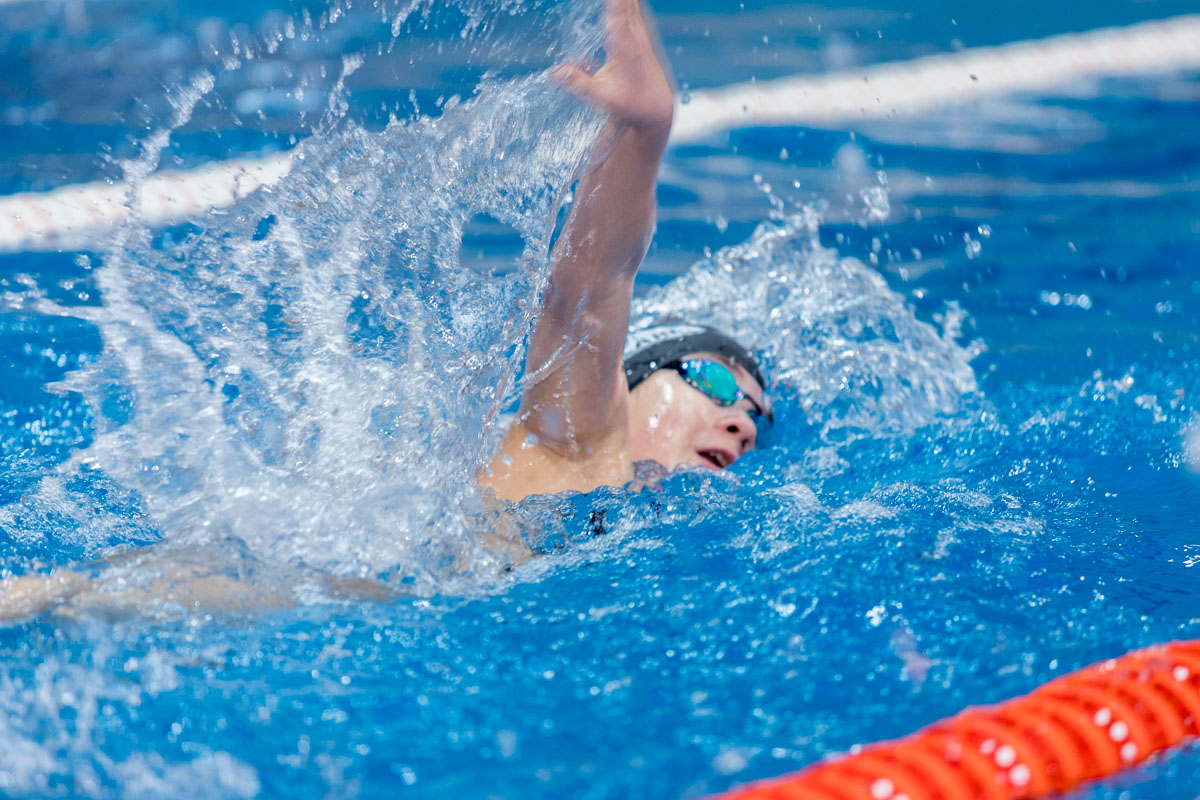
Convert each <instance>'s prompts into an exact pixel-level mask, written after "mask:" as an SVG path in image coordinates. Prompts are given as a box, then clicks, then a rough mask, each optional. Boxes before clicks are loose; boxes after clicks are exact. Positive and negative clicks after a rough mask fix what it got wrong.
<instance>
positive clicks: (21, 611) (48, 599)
mask: <svg viewBox="0 0 1200 800" xmlns="http://www.w3.org/2000/svg"><path fill="white" fill-rule="evenodd" d="M86 583H87V579H86V578H85V577H84V576H83V575H80V574H79V573H77V572H71V571H69V570H58V571H55V572H53V573H51V574H50V575H22V576H20V577H15V578H7V579H5V580H4V581H3V582H0V623H5V622H16V621H17V620H21V619H25V618H27V617H32V616H35V615H37V614H40V613H42V612H43V611H45V610H46V609H48V608H50V607H51V606H54V605H57V604H60V603H63V602H66V601H67V600H70V599H71V598H72V597H74V596H75V595H76V594H78V593H79V591H80V589H82V588H83V587H84V585H86Z"/></svg>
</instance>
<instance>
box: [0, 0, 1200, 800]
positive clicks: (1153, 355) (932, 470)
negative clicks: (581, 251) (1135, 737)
mask: <svg viewBox="0 0 1200 800" xmlns="http://www.w3.org/2000/svg"><path fill="white" fill-rule="evenodd" d="M958 6H959V4H951V3H931V4H924V5H922V6H921V7H920V8H908V7H905V6H903V5H902V4H899V3H891V2H873V3H869V4H864V5H859V6H855V7H852V8H849V7H847V8H841V7H829V8H823V7H808V6H771V5H767V4H762V3H745V4H738V3H717V2H708V3H704V4H700V5H697V4H683V3H674V4H669V3H665V2H664V3H660V4H659V7H658V9H657V10H658V14H659V22H660V30H661V33H662V35H663V38H664V43H665V48H666V52H667V53H668V55H669V57H670V58H671V60H672V63H673V66H674V69H675V73H676V76H677V78H678V80H679V82H680V85H681V86H682V87H684V88H686V89H690V90H695V89H700V88H704V87H709V86H718V85H725V84H728V83H732V82H737V81H748V80H750V79H752V78H754V79H766V78H771V77H777V76H780V75H786V74H792V73H796V72H822V71H825V70H828V69H834V68H839V67H845V66H850V65H859V64H871V63H877V62H883V61H890V60H898V59H907V58H913V57H917V56H921V55H926V54H930V53H936V52H943V51H950V50H954V49H958V48H960V47H973V46H979V45H994V44H1003V43H1005V42H1008V41H1014V40H1019V39H1023V38H1030V37H1038V36H1045V35H1052V34H1055V33H1062V32H1070V31H1078V30H1087V29H1091V28H1094V27H1098V26H1101V25H1123V24H1130V23H1134V22H1137V21H1140V20H1144V19H1151V18H1158V17H1165V16H1170V15H1172V14H1178V13H1183V12H1187V11H1191V10H1192V9H1191V8H1189V4H1188V3H1182V2H1155V3H1119V2H1106V3H1100V4H1098V5H1097V7H1095V8H1089V9H1088V11H1087V14H1086V15H1082V14H1080V13H1078V12H1075V11H1068V10H1065V9H1046V8H1045V7H1044V6H1045V4H1036V5H1035V4H1033V3H1024V2H1015V3H1014V2H1010V3H1006V4H1005V5H1004V7H1003V11H1004V13H1000V11H999V10H998V9H996V8H994V7H989V6H987V5H977V6H973V7H972V8H971V9H969V10H965V11H964V10H963V9H962V8H960V7H958ZM595 12H596V7H595V5H594V4H586V3H543V2H520V1H519V0H510V1H509V2H503V3H482V2H480V3H475V2H471V1H470V0H461V2H455V3H451V4H438V6H437V8H436V10H431V9H430V7H428V6H426V5H421V4H416V5H414V6H412V7H409V6H408V5H407V4H395V5H385V6H364V7H361V8H360V7H358V6H357V5H349V6H346V5H338V6H332V7H329V8H326V7H325V6H323V5H320V4H316V3H309V4H303V3H297V4H295V5H292V6H285V5H282V4H280V5H273V4H271V3H268V2H254V3H247V2H244V3H239V4H231V3H221V4H211V3H210V4H196V3H192V4H176V5H166V6H164V5H161V4H147V3H143V2H135V1H134V0H130V1H129V2H104V3H99V2H97V3H89V2H65V3H39V2H25V3H15V4H6V5H0V20H3V24H0V67H3V74H4V75H5V76H6V77H5V82H4V83H0V97H2V98H3V103H2V110H0V113H2V114H3V118H2V119H0V142H2V143H3V147H2V148H0V192H2V193H3V194H10V193H13V192H18V191H40V190H46V189H50V188H53V187H56V186H60V185H65V184H69V183H76V182H84V181H96V180H103V179H116V178H120V177H122V176H123V175H126V174H130V173H137V172H138V171H139V170H141V171H144V170H145V169H149V168H151V167H153V166H154V165H156V164H160V165H161V166H163V167H189V166H195V165H198V164H201V163H205V162H207V161H209V160H212V159H215V158H227V157H231V156H234V155H242V154H245V153H263V152H272V151H277V150H283V149H289V148H292V147H294V146H298V147H299V148H300V150H299V151H298V152H300V153H302V154H303V155H304V158H303V160H301V161H299V162H298V165H297V167H296V168H295V169H294V170H293V173H292V174H291V175H290V176H289V177H288V178H287V179H286V180H284V181H283V182H282V183H281V184H279V185H278V186H277V187H275V188H274V189H272V190H271V191H269V192H264V193H259V194H257V195H255V196H253V197H251V198H248V199H247V200H246V201H243V202H242V203H241V204H239V205H238V206H236V207H234V208H233V209H232V210H229V211H226V212H221V213H217V214H213V215H210V216H208V217H204V218H198V219H195V220H192V221H190V222H188V223H186V224H181V225H178V226H175V227H173V228H170V229H167V230H154V231H146V230H143V229H141V228H140V227H138V226H137V225H136V224H133V225H129V226H126V227H125V228H122V229H121V230H119V231H115V232H113V233H111V234H109V235H108V236H106V237H104V238H102V239H99V240H97V241H95V242H93V243H92V244H91V245H90V246H89V247H88V248H87V249H86V250H81V251H78V252H67V253H59V252H53V253H43V252H21V253H10V254H4V255H0V292H2V294H0V351H2V353H3V363H4V365H5V373H4V376H5V380H4V381H3V383H2V384H0V465H2V470H0V535H2V536H3V548H2V550H0V567H3V568H4V569H5V570H6V571H8V572H9V573H12V574H17V575H24V574H30V573H46V572H49V571H50V570H51V569H52V568H54V567H63V566H67V565H79V564H81V566H77V567H75V569H77V570H79V571H81V572H83V573H85V574H87V575H89V576H91V577H93V578H94V579H95V581H96V583H95V586H96V591H97V592H98V593H99V594H98V600H99V601H97V602H94V603H92V604H91V605H89V606H87V607H79V606H77V605H72V604H70V603H68V604H66V605H65V606H64V607H63V608H62V609H61V611H62V612H63V613H58V614H45V615H42V616H39V617H35V618H33V619H23V620H18V621H16V622H14V623H12V624H10V625H8V626H7V627H4V628H0V653H2V655H3V660H2V664H3V666H0V744H2V746H0V794H3V795H5V796H12V797H43V796H71V797H74V796H79V797H138V798H142V797H192V796H194V797H198V798H201V797H202V798H217V797H230V798H240V797H255V796H260V797H317V796H322V797H383V796H392V795H395V794H400V793H402V794H403V795H405V796H409V797H421V798H434V797H445V796H450V795H455V796H461V797H472V798H492V797H505V798H524V797H547V798H558V797H563V798H565V797H586V798H602V797H605V798H607V797H614V798H615V797H626V796H629V795H631V794H634V793H637V794H640V795H642V796H647V797H688V798H695V797H700V796H703V795H705V794H708V793H712V792H716V791H720V790H722V789H725V788H728V787H730V786H732V785H735V784H738V783H741V782H744V781H746V780H751V779H755V778H760V777H765V776H771V775H777V774H781V773H783V772H786V771H789V770H793V769H797V768H799V767H801V766H803V765H805V764H807V763H810V762H812V761H814V760H816V759H819V758H821V757H822V756H825V755H828V754H832V753H837V752H841V751H845V750H847V749H849V748H850V747H852V746H853V745H855V744H860V743H865V742H870V741H875V740H878V739H881V738H887V737H894V736H899V735H902V734H905V733H907V732H910V731H912V730H915V729H916V728H918V727H920V726H922V725H925V724H927V723H930V722H932V721H934V720H936V719H939V718H941V717H943V716H946V715H949V714H952V713H954V712H956V711H958V710H959V709H961V708H963V707H965V706H967V705H971V704H979V703H987V702H993V701H998V700H1002V699H1004V698H1007V697H1011V696H1014V695H1016V694H1019V693H1022V692H1025V691H1028V690H1030V689H1031V688H1033V687H1034V686H1036V685H1037V684H1038V683H1040V682H1042V681H1044V680H1047V679H1049V678H1052V677H1054V676H1056V675H1060V674H1062V673H1064V672H1066V671H1069V670H1071V669H1074V668H1077V667H1079V666H1082V665H1084V664H1087V663H1091V662H1093V661H1096V660H1099V659H1102V658H1106V657H1109V656H1113V655H1116V654H1119V653H1122V652H1124V651H1126V650H1128V649H1131V648H1135V647H1140V646H1144V645H1148V644H1152V643H1155V642H1160V641H1165V640H1170V639H1177V638H1195V637H1198V636H1200V617H1198V616H1197V612H1196V608H1197V605H1196V601H1195V598H1196V590H1195V585H1196V577H1195V569H1196V566H1194V565H1196V564H1197V563H1200V411H1198V408H1197V400H1196V398H1197V396H1198V393H1200V377H1198V376H1200V370H1198V369H1197V367H1198V366H1200V333H1198V332H1200V268H1198V266H1197V264H1198V262H1200V191H1198V187H1200V147H1198V146H1197V144H1196V141H1195V137H1194V135H1193V131H1194V130H1195V127H1196V123H1197V122H1198V121H1200V80H1198V78H1200V76H1197V75H1195V74H1182V75H1179V74H1175V75H1164V76H1153V77H1146V78H1138V79H1132V78H1126V79H1121V80H1111V79H1109V80H1099V81H1094V82H1090V83H1088V84H1087V85H1073V86H1070V87H1066V88H1062V87H1060V88H1056V89H1048V90H1047V91H1045V92H1041V93H1031V94H1028V95H1022V96H1017V97H1009V98H1003V99H991V100H981V101H978V102H976V103H973V104H971V105H967V106H958V107H954V108H950V109H947V110H944V111H939V112H930V113H928V114H925V115H922V116H921V117H920V118H915V119H903V118H901V119H897V120H894V121H889V122H887V123H870V124H863V125H859V126H857V127H855V128H854V129H853V130H851V129H850V128H849V127H847V128H845V129H835V130H829V129H814V128H806V127H787V128H777V129H751V130H739V131H734V132H730V133H726V134H719V135H714V136H712V137H711V138H709V139H706V140H704V141H702V142H700V143H698V144H689V145H682V146H679V147H675V148H673V149H671V150H670V151H669V152H668V154H667V158H666V162H665V164H664V169H663V173H662V176H661V185H660V192H659V200H660V205H661V209H660V223H659V228H658V235H657V238H656V241H655V244H654V246H653V248H652V251H651V253H650V256H649V257H648V259H647V262H646V265H645V267H644V269H643V274H642V276H641V277H640V279H639V280H640V283H639V290H638V299H637V307H636V308H635V321H643V322H644V321H646V320H649V319H653V318H657V317H661V316H664V315H667V314H671V313H678V312H679V311H681V310H682V311H686V312H688V313H691V314H695V315H698V316H704V317H706V318H709V319H711V320H712V321H713V322H715V323H717V324H719V325H721V326H723V327H726V328H728V329H730V330H732V331H734V332H736V333H737V334H738V335H739V336H740V337H741V338H743V339H745V340H746V341H748V342H752V343H754V345H755V346H756V347H757V348H759V349H760V350H761V351H762V352H763V353H764V356H765V359H766V361H767V363H768V366H769V372H770V375H771V378H772V380H773V381H774V382H775V387H774V394H775V395H776V398H777V399H776V408H777V409H778V413H779V418H780V419H779V422H778V424H777V426H776V429H775V431H774V433H773V434H772V437H771V439H770V440H769V441H768V442H767V443H766V446H764V447H762V448H760V449H759V450H757V451H756V452H754V453H753V454H751V455H750V456H749V457H747V458H745V459H743V460H742V461H740V462H739V463H738V464H737V465H735V466H734V468H733V469H731V470H730V471H729V472H728V474H721V475H713V474H707V473H706V474H696V473H682V474H678V475H671V476H666V477H664V478H663V479H662V480H661V483H660V485H659V487H658V488H656V489H648V490H644V491H641V492H634V491H632V490H625V489H611V490H601V491H597V492H595V493H593V494H591V495H588V496H573V497H561V498H542V499H535V500H531V501H527V502H526V503H524V504H522V506H521V507H518V508H515V509H508V510H501V511H497V510H496V509H494V508H492V507H489V506H487V505H486V504H484V503H481V502H480V500H479V499H478V498H477V497H476V495H475V492H474V490H473V482H472V479H471V476H472V474H473V471H474V469H475V467H476V465H477V464H478V463H479V461H480V459H481V458H483V457H484V456H485V455H486V454H487V453H488V452H489V448H490V447H491V445H492V443H493V442H494V441H495V439H496V436H497V435H498V431H497V426H496V424H495V417H496V415H497V414H499V413H501V412H503V411H504V410H505V408H507V407H509V406H510V405H511V402H512V399H513V397H514V396H515V395H514V384H513V378H514V373H515V372H516V370H517V368H518V367H519V363H520V358H521V347H520V346H518V347H515V348H514V347H512V346H511V343H512V342H513V341H520V340H521V337H522V336H523V334H524V332H525V331H526V330H527V327H528V323H529V319H530V313H531V310H532V309H533V308H534V307H535V298H536V290H537V285H538V278H539V276H540V275H541V274H542V271H543V270H544V269H545V256H544V253H545V245H546V242H547V240H548V237H550V236H551V234H552V229H553V222H554V213H553V212H554V209H555V204H556V201H557V199H558V189H559V187H560V186H561V185H563V184H564V183H565V182H566V181H567V180H568V178H569V176H570V174H571V171H572V168H573V166H574V164H575V163H576V161H577V160H578V159H579V158H580V157H581V155H582V154H583V153H584V152H585V151H586V146H587V142H588V139H589V137H590V135H591V133H592V132H593V131H594V130H595V126H596V122H597V121H596V119H595V118H594V117H592V116H591V115H590V114H589V113H588V112H586V111H585V110H583V109H581V108H579V107H578V106H577V105H576V104H574V103H573V101H570V100H568V99H566V98H563V97H562V96H561V95H559V94H557V93H556V92H555V91H554V90H553V89H551V88H550V87H549V86H547V85H546V84H545V82H544V81H543V80H541V79H540V78H539V77H538V74H539V71H540V70H541V69H543V68H544V67H546V66H548V65H549V64H550V63H552V62H553V61H554V60H555V59H557V58H559V57H561V56H562V55H564V54H577V53H584V52H589V51H590V50H591V49H592V48H594V47H595V45H596V43H597V41H598V31H597V26H596V14H595ZM323 15H324V16H323ZM355 56H361V59H359V58H355ZM205 76H208V77H207V79H206V77H205ZM343 76H344V79H343ZM208 80H211V87H210V86H209V85H208ZM339 81H340V82H341V83H342V84H343V86H344V88H340V87H339ZM455 96H457V97H455ZM260 112H261V113H260ZM163 130H170V131H171V136H170V138H169V140H166V141H163V140H156V139H155V137H154V136H153V135H152V134H153V132H156V131H163ZM156 141H157V142H158V144H159V145H160V146H161V150H157V149H155V147H154V146H152V145H154V143H155V142H156ZM885 186H886V194H885V195H884V196H886V206H887V213H886V214H884V213H882V206H881V203H880V200H879V197H880V193H879V192H876V191H874V190H875V189H882V188H884V187H885ZM864 193H865V194H864ZM864 198H866V199H864ZM868 199H869V200H870V202H869V203H868V202H867V200H868ZM692 265H696V266H695V267H693V266H692ZM598 514H602V515H603V520H604V532H603V533H602V534H597V533H595V528H596V517H597V515H598ZM496 531H501V532H505V531H507V532H509V534H510V535H514V536H518V537H520V538H522V539H523V540H524V541H525V542H527V543H528V544H529V545H531V546H532V547H533V548H534V549H535V550H537V551H538V552H540V553H542V556H541V557H539V558H535V559H533V560H532V561H530V562H528V563H525V564H523V565H520V566H517V567H516V568H515V569H511V570H507V569H505V560H504V557H503V555H497V554H496V552H495V551H494V550H493V549H489V548H486V547H483V546H482V545H481V544H480V542H481V537H483V536H484V535H487V534H492V533H494V532H496ZM514 532H515V533H514ZM148 544H153V547H152V548H150V549H149V550H132V551H130V554H129V555H126V556H124V557H123V558H116V559H115V560H114V559H112V558H111V554H113V553H114V552H122V551H123V550H125V549H128V548H129V547H130V546H136V545H148ZM104 556H110V560H109V561H96V560H95V559H97V558H100V557H104ZM179 564H187V565H191V567H192V568H195V569H198V570H200V571H203V572H205V573H211V574H216V575H219V576H224V577H229V578H237V579H239V580H240V581H241V582H242V585H243V586H253V587H258V588H260V589H261V590H262V591H263V593H264V595H266V596H267V597H268V598H269V597H286V598H288V599H289V600H290V601H291V604H290V605H286V606H283V607H266V608H264V607H262V606H263V603H262V602H259V603H250V604H249V605H251V606H253V607H252V608H249V609H247V608H242V607H239V608H234V609H217V608H209V607H206V608H203V609H201V610H198V611H197V610H189V608H188V607H187V606H186V604H185V602H184V598H179V597H176V598H173V599H172V598H167V599H165V600H163V599H158V596H157V595H156V594H155V593H154V592H151V591H150V589H151V588H153V585H154V584H155V582H156V581H159V580H162V579H163V578H164V577H167V578H169V575H168V573H169V570H170V569H172V568H173V567H172V565H179ZM364 577H365V578H375V579H378V580H380V581H382V582H383V583H384V584H385V585H386V586H387V587H388V589H389V591H388V592H386V593H384V594H383V595H381V596H378V597H373V598H371V599H366V600H364V599H362V598H361V597H357V596H350V597H347V596H346V595H345V594H344V593H341V592H339V590H338V587H339V586H344V584H339V583H337V582H336V581H339V580H342V581H344V580H352V579H356V578H364ZM168 582H169V581H168ZM159 594H161V592H160V593H159ZM105 598H108V600H109V602H103V600H104V599H105ZM93 600H97V598H95V597H94V598H93ZM1198 781H1200V759H1197V757H1196V754H1195V753H1194V752H1193V751H1192V750H1190V749H1185V750H1183V751H1181V752H1176V753H1174V754H1172V755H1171V756H1170V757H1167V758H1163V759H1160V760H1158V761H1156V762H1155V763H1152V764H1150V765H1148V766H1146V767H1143V768H1141V769H1139V770H1136V771H1134V772H1132V773H1130V774H1128V775H1123V776H1119V777H1116V778H1113V779H1111V780H1108V781H1105V782H1102V783H1101V784H1099V785H1097V786H1094V787H1091V788H1089V789H1087V790H1086V791H1083V792H1081V793H1079V794H1078V795H1077V796H1078V797H1081V798H1082V797H1086V798H1109V797H1113V798H1116V797H1121V798H1160V797H1181V796H1185V795H1188V796H1190V795H1191V794H1193V793H1194V792H1195V790H1194V788H1193V787H1194V786H1196V785H1197V783H1198Z"/></svg>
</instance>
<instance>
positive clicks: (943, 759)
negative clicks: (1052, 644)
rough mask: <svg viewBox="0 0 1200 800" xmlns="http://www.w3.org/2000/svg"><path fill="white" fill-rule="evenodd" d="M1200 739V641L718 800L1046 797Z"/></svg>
mask: <svg viewBox="0 0 1200 800" xmlns="http://www.w3.org/2000/svg"><path fill="white" fill-rule="evenodd" d="M1198 734H1200V640H1196V641H1185V642H1172V643H1170V644H1166V645H1158V646H1154V647H1148V648H1145V649H1143V650H1135V651H1133V652H1131V653H1128V654H1126V655H1124V656H1122V657H1120V658H1114V659H1109V660H1108V661H1103V662H1101V663H1099V664H1093V665H1092V666H1089V667H1085V668H1084V669H1081V670H1079V671H1077V672H1072V673H1070V674H1067V675H1063V676H1061V677H1058V678H1055V679H1053V680H1051V681H1049V682H1047V683H1045V684H1043V685H1042V686H1040V687H1039V688H1037V689H1035V690H1033V691H1032V692H1030V693H1029V694H1027V695H1023V696H1021V697H1016V698H1013V699H1012V700H1008V701H1006V702H1004V703H1000V704H999V705H996V706H992V707H989V708H971V709H967V710H966V711H964V712H962V713H960V714H958V715H957V716H954V717H951V718H949V719H945V720H942V721H940V722H936V723H934V724H933V725H930V726H929V727H927V728H924V729H922V730H921V731H918V732H917V733H915V734H913V735H911V736H908V737H906V738H903V739H898V740H896V741H891V742H883V743H879V744H873V745H869V746H867V747H865V748H863V749H862V750H860V751H858V752H856V753H854V754H852V755H847V756H842V757H839V758H834V759H832V760H829V761H823V762H820V763H818V764H814V765H813V766H810V767H808V768H806V769H803V770H801V771H799V772H796V773H793V774H791V775H785V776H783V777H781V778H773V779H768V780H764V781H760V782H757V783H752V784H749V785H747V786H744V787H740V788H736V789H732V790H730V791H728V792H725V793H723V794H719V795H715V796H713V797H712V798H710V800H1018V799H1020V800H1034V799H1035V798H1046V797H1056V796H1059V795H1061V794H1062V793H1064V792H1068V791H1071V790H1073V789H1076V788H1078V787H1079V786H1081V785H1082V784H1084V783H1087V782H1088V781H1092V780H1096V779H1098V778H1104V777H1108V776H1110V775H1113V774H1114V773H1116V772H1119V771H1120V770H1123V769H1126V768H1129V767H1132V766H1135V765H1137V764H1140V763H1142V762H1143V761H1145V760H1146V759H1147V758H1149V757H1150V756H1152V755H1154V754H1155V753H1158V752H1161V751H1163V750H1166V749H1167V748H1171V747H1175V746H1178V745H1179V744H1181V743H1184V742H1186V741H1189V740H1191V739H1193V738H1195V737H1196V736H1197V735H1198Z"/></svg>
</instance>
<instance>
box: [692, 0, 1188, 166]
mask: <svg viewBox="0 0 1200 800" xmlns="http://www.w3.org/2000/svg"><path fill="white" fill-rule="evenodd" d="M1191 69H1200V14H1188V15H1184V16H1178V17H1169V18H1167V19H1163V20H1155V21H1153V22H1141V23H1138V24H1136V25H1129V26H1126V27H1122V28H1099V29H1096V30H1092V31H1087V32H1085V33H1071V34H1062V35H1059V36H1051V37H1048V38H1046V39H1040V40H1035V41H1027V42H1013V43H1011V44H1005V45H1000V46H997V47H978V48H973V49H970V50H963V51H960V52H957V53H945V54H939V55H932V56H925V57H923V58H917V59H913V60H912V61H902V62H896V63H891V64H878V65H875V66H872V67H864V68H862V69H851V70H843V71H841V72H836V73H831V74H828V75H812V76H809V75H798V76H795V77H789V78H779V79H777V80H772V81H761V82H758V83H753V84H738V85H734V86H727V87H724V88H720V89H712V90H708V91H697V92H692V94H691V100H690V102H689V103H688V104H687V105H685V106H682V107H680V109H679V110H680V111H682V112H684V113H682V114H680V115H679V116H678V117H677V118H676V124H675V129H674V130H673V131H672V132H671V134H672V139H673V141H675V142H689V141H695V140H697V139H702V138H704V137H706V136H709V135H711V134H713V133H717V132H719V131H725V130H731V129H735V128H745V127H750V126H769V125H796V124H803V125H807V126H810V127H817V128H820V127H826V126H835V125H836V126H841V125H846V124H847V123H854V122H856V121H860V120H867V121H871V120H883V119H894V118H903V117H911V116H915V115H917V114H920V113H922V112H925V111H928V110H930V109H932V108H937V107H940V106H946V105H953V104H956V103H963V102H967V101H970V100H975V99H978V98H982V97H988V96H995V95H1004V94H1014V93H1019V92H1042V91H1046V90H1048V89H1051V88H1054V87H1059V86H1066V85H1069V84H1072V83H1075V82H1078V81H1082V80H1088V79H1094V78H1100V77H1128V76H1134V75H1148V74H1156V73H1164V72H1179V71H1186V70H1191Z"/></svg>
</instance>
